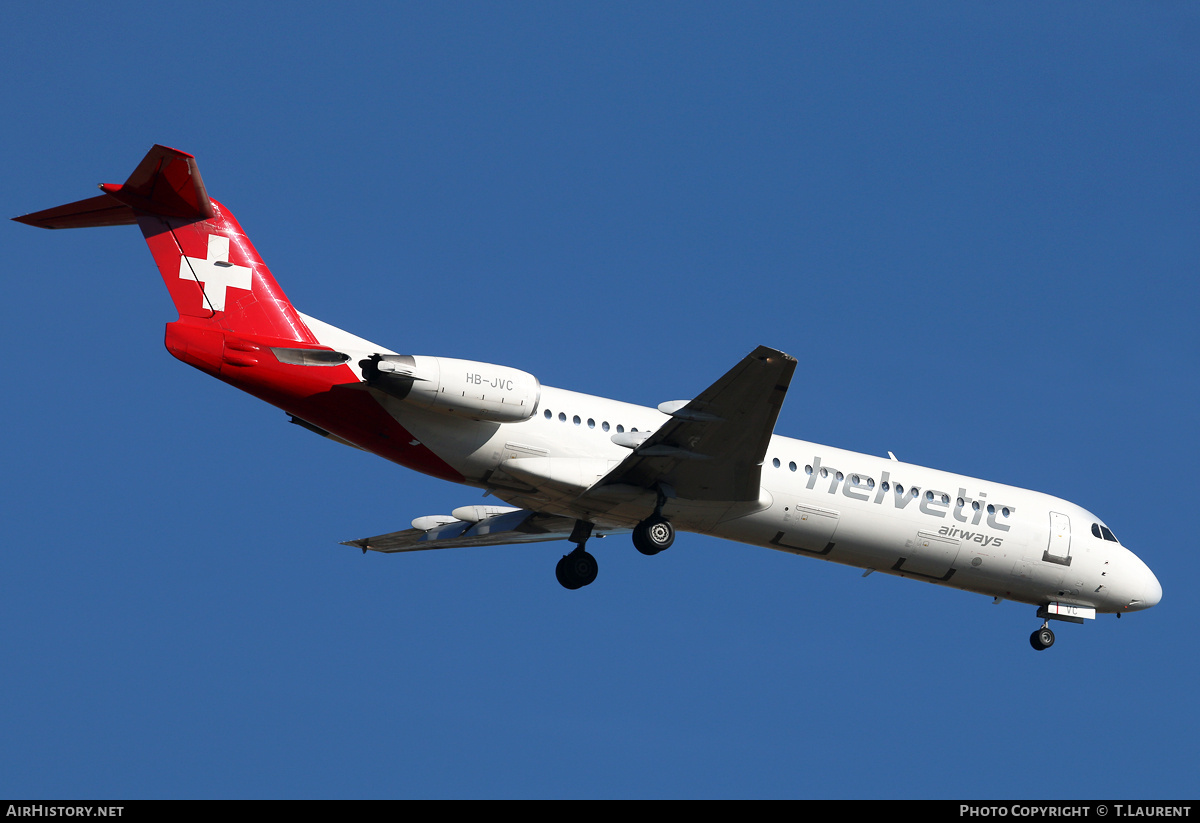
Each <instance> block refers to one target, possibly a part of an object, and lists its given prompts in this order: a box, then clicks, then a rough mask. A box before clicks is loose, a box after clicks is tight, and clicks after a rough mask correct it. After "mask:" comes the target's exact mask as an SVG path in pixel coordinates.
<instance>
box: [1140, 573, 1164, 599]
mask: <svg viewBox="0 0 1200 823" xmlns="http://www.w3.org/2000/svg"><path fill="white" fill-rule="evenodd" d="M1142 591H1143V593H1144V594H1145V598H1146V599H1145V604H1146V605H1144V606H1143V607H1142V608H1144V609H1148V608H1150V607H1151V606H1157V605H1158V601H1160V600H1162V584H1161V583H1159V582H1158V578H1157V577H1155V576H1154V572H1152V571H1150V567H1149V566H1147V567H1146V587H1145V588H1144V589H1143V590H1142Z"/></svg>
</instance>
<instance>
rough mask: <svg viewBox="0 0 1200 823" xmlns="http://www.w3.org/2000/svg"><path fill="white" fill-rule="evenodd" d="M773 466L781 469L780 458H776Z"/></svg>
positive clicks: (772, 463)
mask: <svg viewBox="0 0 1200 823" xmlns="http://www.w3.org/2000/svg"><path fill="white" fill-rule="evenodd" d="M771 465H772V466H774V467H775V468H779V458H778V457H776V458H775V459H774V460H772V461H771Z"/></svg>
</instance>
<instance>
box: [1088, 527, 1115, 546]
mask: <svg viewBox="0 0 1200 823" xmlns="http://www.w3.org/2000/svg"><path fill="white" fill-rule="evenodd" d="M1092 536H1093V537H1099V538H1102V539H1104V540H1107V541H1108V542H1110V543H1120V542H1121V541H1120V540H1118V539H1117V537H1116V535H1114V534H1113V533H1112V532H1110V531H1109V530H1108V526H1101V525H1100V524H1099V523H1093V524H1092Z"/></svg>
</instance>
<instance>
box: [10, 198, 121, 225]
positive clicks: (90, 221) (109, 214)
mask: <svg viewBox="0 0 1200 823" xmlns="http://www.w3.org/2000/svg"><path fill="white" fill-rule="evenodd" d="M13 220H16V221H17V222H18V223H24V224H26V225H27V226H37V227H38V228H41V229H86V228H90V227H92V226H132V225H136V224H137V215H135V214H134V212H133V209H131V208H130V207H129V206H127V205H125V204H124V203H122V202H121V201H119V200H116V199H114V198H112V197H109V196H108V195H107V194H101V195H100V196H98V197H89V198H88V199H87V200H77V201H75V202H74V203H67V204H66V205H65V206H55V207H54V208H52V209H45V210H44V211H35V212H34V213H33V214H26V215H23V216H21V217H14V218H13Z"/></svg>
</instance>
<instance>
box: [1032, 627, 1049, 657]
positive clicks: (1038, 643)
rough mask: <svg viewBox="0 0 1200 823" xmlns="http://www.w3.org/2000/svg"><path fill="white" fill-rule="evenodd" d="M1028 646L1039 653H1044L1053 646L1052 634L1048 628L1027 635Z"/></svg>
mask: <svg viewBox="0 0 1200 823" xmlns="http://www.w3.org/2000/svg"><path fill="white" fill-rule="evenodd" d="M1029 645H1030V646H1033V647H1034V648H1035V649H1037V650H1038V651H1039V652H1042V651H1045V650H1046V649H1048V648H1050V647H1051V646H1053V645H1054V632H1052V631H1050V629H1048V628H1041V629H1038V630H1037V631H1035V632H1034V633H1033V634H1031V635H1029Z"/></svg>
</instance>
